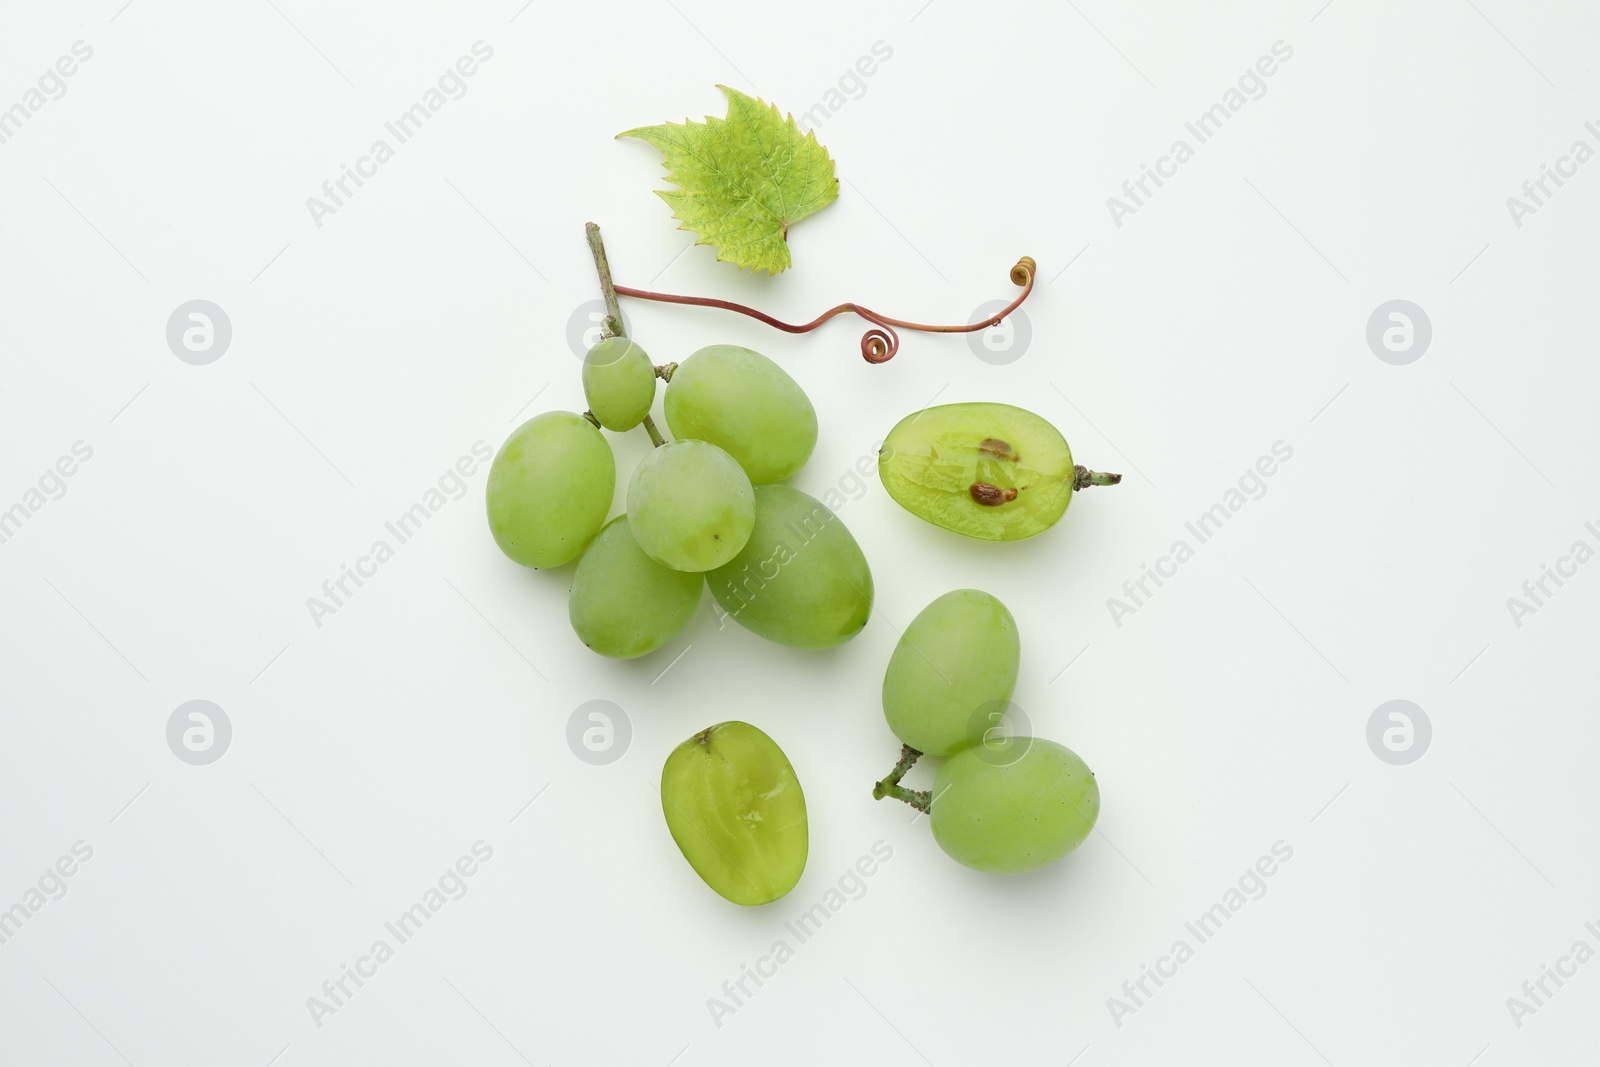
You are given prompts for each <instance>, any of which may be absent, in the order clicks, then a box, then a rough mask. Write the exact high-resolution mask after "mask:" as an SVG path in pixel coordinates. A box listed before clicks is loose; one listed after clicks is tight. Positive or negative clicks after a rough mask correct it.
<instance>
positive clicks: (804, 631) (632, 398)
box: [488, 336, 872, 659]
mask: <svg viewBox="0 0 1600 1067" xmlns="http://www.w3.org/2000/svg"><path fill="white" fill-rule="evenodd" d="M658 379H662V380H665V381H666V382H667V388H666V395H665V397H664V399H663V408H664V411H665V414H666V420H667V426H668V427H669V428H670V429H671V431H672V434H673V437H674V440H672V441H663V440H661V439H660V435H659V433H658V432H657V430H656V428H655V425H654V423H653V422H651V421H650V409H651V407H652V405H653V404H654V403H655V396H656V382H657V380H658ZM583 391H584V397H585V399H586V400H587V401H588V404H589V410H588V412H587V413H585V414H584V415H578V414H575V413H573V412H569V411H551V412H546V413H544V414H542V415H538V416H535V417H534V418H532V419H530V420H528V421H527V422H525V423H523V424H522V425H521V426H519V427H518V428H517V429H516V430H514V431H513V432H512V434H511V436H510V437H509V438H508V439H507V440H506V442H505V444H504V445H502V446H501V448H500V451H499V453H498V454H497V455H496V456H495V458H494V462H493V464H492V465H491V466H490V469H489V485H488V510H489V528H490V530H491V531H492V532H493V534H494V538H495V541H496V542H497V543H498V544H499V545H500V548H501V550H502V551H504V552H505V554H506V555H507V556H509V557H511V558H512V559H513V560H516V561H517V562H518V563H521V564H524V565H526V566H530V567H559V566H561V565H563V564H565V563H569V562H571V561H572V560H574V559H578V560H579V562H578V566H577V570H576V572H575V573H574V575H573V579H572V588H571V592H570V594H569V598H568V615H569V617H570V619H571V622H572V629H573V631H574V632H575V633H576V634H577V635H578V637H579V639H580V640H582V641H583V643H584V644H585V645H587V646H588V647H589V648H591V649H593V650H594V651H596V652H598V653H600V654H601V655H604V656H610V657H613V658H617V659H629V658H632V657H635V656H643V655H645V654H646V653H649V652H653V651H655V650H656V649H658V648H660V647H661V646H662V645H664V644H666V643H667V642H668V641H670V640H672V638H673V637H675V636H676V635H677V634H678V633H679V631H681V630H682V629H683V628H684V627H685V626H687V625H688V623H689V620H690V618H691V617H693V615H694V612H695V608H696V606H697V605H698V604H699V602H700V589H701V587H702V585H709V586H710V589H711V592H712V595H713V596H714V597H715V598H716V600H717V602H718V604H720V605H721V607H722V610H723V611H725V612H726V613H727V614H728V616H729V617H730V618H732V619H734V621H736V622H738V623H740V624H741V625H743V626H745V627H746V628H748V629H750V630H752V631H753V632H755V633H757V634H760V635H761V636H762V637H765V638H767V639H769V640H772V641H776V642H779V643H781V644H785V645H792V646H794V647H796V648H827V647H830V646H832V645H837V644H839V643H841V642H843V641H847V640H849V639H850V638H851V637H854V636H855V635H856V634H857V633H859V632H860V630H861V628H862V627H863V626H865V625H866V622H867V616H868V615H870V614H871V611H872V572H871V570H870V569H869V568H868V567H867V560H866V557H865V556H864V555H863V554H862V552H861V549H860V547H859V546H858V545H857V544H856V541H855V538H854V537H852V536H851V535H850V531H849V530H847V529H846V528H845V526H844V523H843V522H841V521H840V520H839V518H838V517H837V516H836V515H834V514H833V512H832V511H830V510H829V509H828V508H827V507H825V506H824V505H823V504H822V503H821V502H820V501H817V500H815V499H813V498H812V497H810V496H807V495H806V494H805V493H802V492H800V491H799V490H797V489H791V488H789V487H788V486H785V485H779V484H776V483H778V482H781V481H782V480H783V479H785V478H788V477H790V476H791V475H793V474H794V473H795V472H796V471H798V470H799V469H800V468H801V467H802V466H803V465H804V464H805V462H806V460H807V459H808V458H810V456H811V452H812V450H813V449H814V448H815V447H816V443H817V415H816V411H815V410H814V409H813V408H812V406H811V401H810V400H809V399H808V398H807V397H806V394H805V391H804V390H802V389H801V388H800V386H799V384H798V383H796V382H795V380H794V379H793V378H791V377H789V375H787V374H785V373H784V371H783V369H782V368H781V367H779V366H778V365H777V364H776V363H774V362H773V361H772V360H770V359H768V358H767V357H765V356H763V355H761V354H760V353H759V352H753V351H751V350H750V349H748V348H740V347H738V346H736V345H712V346H709V347H707V348H702V349H700V350H699V351H697V352H695V353H694V354H693V355H691V356H689V357H688V358H687V359H685V360H683V362H682V363H677V364H665V365H662V366H660V367H657V366H654V365H652V364H651V362H650V357H649V356H648V355H647V354H646V353H645V350H644V349H643V348H641V347H640V346H639V345H638V344H636V343H635V342H634V341H632V340H630V339H629V338H627V337H622V336H615V337H606V338H604V339H602V340H601V341H599V342H598V343H596V344H595V345H594V346H593V347H592V348H590V349H589V351H588V352H587V353H586V354H585V356H584V361H583ZM640 424H644V425H645V427H646V429H647V430H649V432H650V434H651V437H652V438H653V439H655V440H656V441H657V444H658V447H656V448H654V449H652V450H651V452H650V454H649V455H647V456H646V457H645V458H644V459H643V460H641V461H640V463H639V465H638V466H637V467H636V468H635V469H634V472H633V475H632V478H631V479H630V481H629V482H628V490H627V512H626V514H624V515H621V516H618V517H617V518H615V519H612V520H611V521H610V522H609V523H608V522H606V514H607V512H608V511H609V510H610V507H611V498H612V495H613V493H614V490H615V488H616V458H615V456H614V455H613V453H612V450H611V445H610V443H609V442H608V441H607V440H606V439H605V437H604V435H603V434H601V433H600V430H599V427H604V428H605V429H607V430H611V431H614V432H618V433H621V432H625V431H628V430H631V429H633V428H634V427H636V426H639V425H640Z"/></svg>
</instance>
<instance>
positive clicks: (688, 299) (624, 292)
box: [615, 256, 1039, 363]
mask: <svg viewBox="0 0 1600 1067" xmlns="http://www.w3.org/2000/svg"><path fill="white" fill-rule="evenodd" d="M1038 269H1039V265H1038V264H1037V263H1035V262H1034V261H1033V257H1032V256H1023V257H1022V258H1021V259H1019V260H1017V265H1016V266H1014V267H1012V268H1011V274H1010V277H1011V282H1012V284H1013V285H1020V286H1021V287H1022V292H1021V293H1019V294H1018V295H1017V298H1016V299H1015V300H1013V301H1011V303H1009V304H1007V305H1006V306H1005V307H1004V308H1002V309H1001V310H1000V311H998V312H996V313H995V314H994V315H992V316H990V317H989V318H987V319H983V320H982V321H980V322H974V323H969V324H967V325H963V326H930V325H928V324H926V323H921V322H908V321H906V320H904V319H891V318H889V317H888V316H887V315H880V314H879V313H878V312H876V311H873V310H872V309H871V308H868V307H863V306H862V305H860V304H856V303H853V302H852V303H844V304H839V305H838V306H836V307H831V308H829V309H828V310H827V311H824V312H823V313H822V314H820V315H818V316H817V317H816V318H814V319H812V320H811V321H810V322H804V323H791V322H784V321H783V320H781V319H775V318H773V317H772V316H771V315H768V314H767V313H766V312H763V311H757V310H756V309H755V308H752V307H746V306H745V305H744V304H736V303H734V302H733V301H731V300H717V299H714V298H712V297H707V296H677V295H674V294H672V293H652V292H650V291H649V290H646V289H631V288H629V287H628V286H626V285H618V286H615V291H616V292H617V294H618V295H620V296H631V297H634V298H636V299H639V300H657V301H660V302H662V303H666V304H693V305H695V306H697V307H711V308H721V309H722V310H723V311H734V312H737V313H739V314H740V315H747V316H749V317H750V318H752V319H756V320H757V321H759V322H764V323H766V324H767V325H768V326H771V327H772V328H773V329H776V330H782V331H783V332H785V333H810V332H811V331H812V330H815V329H816V328H817V327H818V326H821V325H822V324H823V323H825V322H827V321H828V320H829V319H831V318H833V317H834V316H835V315H842V314H843V313H845V312H846V311H848V312H851V313H852V314H854V315H856V316H857V317H859V318H863V319H866V320H867V321H868V322H870V323H872V325H873V327H874V328H873V329H870V330H868V331H867V332H866V333H864V334H862V335H861V358H862V359H864V360H866V361H867V362H868V363H887V362H889V360H891V359H893V358H894V355H895V353H896V352H898V351H900V335H899V334H898V333H896V332H895V327H899V328H900V329H902V330H915V331H917V332H918V333H975V332H977V331H978V330H987V329H989V328H990V327H993V326H998V325H1000V323H1002V322H1003V321H1005V317H1006V316H1007V315H1009V314H1011V313H1012V312H1013V311H1015V310H1017V308H1019V307H1021V306H1022V302H1023V301H1024V300H1026V299H1028V294H1029V293H1031V292H1033V280H1034V274H1035V273H1036V272H1037V271H1038Z"/></svg>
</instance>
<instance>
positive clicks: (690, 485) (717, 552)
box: [628, 441, 755, 571]
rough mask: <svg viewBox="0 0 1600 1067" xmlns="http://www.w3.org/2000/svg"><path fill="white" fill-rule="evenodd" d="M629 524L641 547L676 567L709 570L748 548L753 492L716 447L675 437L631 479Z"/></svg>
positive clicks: (752, 515) (742, 476)
mask: <svg viewBox="0 0 1600 1067" xmlns="http://www.w3.org/2000/svg"><path fill="white" fill-rule="evenodd" d="M628 525H629V526H631V527H632V528H633V536H634V537H635V538H636V539H637V540H638V542H639V547H640V548H642V549H644V551H645V553H646V554H647V555H649V556H650V558H651V559H654V560H655V561H656V562H657V563H661V564H664V565H666V566H668V567H671V568H672V569H673V570H678V571H709V570H711V569H712V568H714V567H720V566H722V565H723V564H724V563H726V562H728V561H729V560H730V559H732V558H733V557H734V556H736V555H738V554H739V551H740V549H742V548H744V546H745V542H746V541H748V540H749V539H750V530H751V528H752V527H753V526H754V525H755V492H754V490H753V489H752V488H751V486H750V479H749V478H747V477H745V473H744V471H743V470H741V469H740V467H739V464H737V463H735V462H734V461H733V457H732V456H730V455H728V454H727V453H726V452H724V451H723V450H722V449H720V448H718V447H717V446H716V445H712V444H707V443H706V442H704V441H673V442H672V443H671V444H666V445H662V446H661V447H660V448H656V449H652V450H651V452H650V454H649V455H648V456H646V457H645V458H644V459H643V460H641V461H640V463H639V466H638V467H636V468H635V469H634V472H633V480H632V481H631V482H629V483H628Z"/></svg>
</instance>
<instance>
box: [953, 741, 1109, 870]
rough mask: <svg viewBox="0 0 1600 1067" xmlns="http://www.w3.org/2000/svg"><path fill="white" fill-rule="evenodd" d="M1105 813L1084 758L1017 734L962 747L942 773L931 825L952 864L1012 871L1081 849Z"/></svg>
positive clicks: (1098, 787) (1027, 867)
mask: <svg viewBox="0 0 1600 1067" xmlns="http://www.w3.org/2000/svg"><path fill="white" fill-rule="evenodd" d="M1099 815H1100V786H1099V785H1098V784H1097V783H1096V782H1095V780H1094V773H1093V772H1092V771H1090V770H1089V768H1088V766H1087V765H1085V763H1084V762H1083V760H1081V759H1079V758H1078V755H1077V753H1075V752H1073V751H1072V750H1071V749H1070V748H1067V747H1066V746H1064V745H1058V744H1056V743H1055V742H1054V741H1046V740H1043V739H1042V738H1036V737H1022V736H1018V735H1012V736H1008V737H1003V738H999V739H997V740H995V741H992V742H988V743H986V744H983V745H980V746H977V747H974V748H966V749H962V750H961V751H960V752H958V753H956V754H955V755H954V756H952V757H950V758H949V759H948V760H946V761H945V762H944V764H943V765H942V766H941V767H940V768H939V773H938V775H937V777H936V778H935V780H934V786H933V791H932V805H931V810H930V811H929V816H930V818H929V822H930V823H931V824H932V826H933V839H934V840H935V841H937V842H938V843H939V847H940V848H942V849H944V851H945V853H946V854H947V855H949V856H950V858H951V859H954V860H956V861H957V862H959V863H964V864H966V865H967V866H968V867H973V868H976V869H977V870H980V871H994V872H999V873H1007V874H1013V873H1017V872H1019V871H1031V870H1033V869H1034V868H1036V867H1043V866H1045V865H1046V864H1049V863H1054V862H1055V861H1056V860H1058V859H1060V858H1061V857H1062V856H1065V855H1066V854H1067V853H1068V852H1071V851H1072V850H1073V849H1075V848H1077V847H1078V845H1079V844H1080V843H1081V842H1082V841H1083V839H1084V838H1086V837H1088V836H1089V831H1090V830H1093V829H1094V823H1095V820H1096V819H1097V818H1098V817H1099Z"/></svg>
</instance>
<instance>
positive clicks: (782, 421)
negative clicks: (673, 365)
mask: <svg viewBox="0 0 1600 1067" xmlns="http://www.w3.org/2000/svg"><path fill="white" fill-rule="evenodd" d="M662 404H663V408H664V410H665V412H666V416H667V425H668V426H670V427H671V428H672V435H673V436H674V437H677V438H679V439H683V438H698V439H700V440H702V441H710V442H711V443H712V444H714V445H716V446H718V447H719V448H722V449H723V450H725V451H726V452H727V453H728V454H729V455H731V456H732V457H733V458H734V459H736V460H738V461H739V465H740V466H741V467H743V468H744V470H745V473H746V474H748V475H749V476H750V481H751V482H752V483H754V484H756V485H764V484H767V483H769V482H781V481H783V480H784V479H785V478H787V477H789V476H790V475H791V474H793V473H794V472H795V471H797V470H799V469H800V468H801V467H802V466H804V465H805V462H806V460H807V459H809V458H810V456H811V450H812V449H814V448H815V447H816V445H817V413H816V410H815V409H814V408H812V406H811V401H810V400H809V399H807V397H806V394H805V391H804V390H803V389H801V388H800V385H799V383H797V382H796V381H795V380H794V379H793V378H791V377H789V375H787V374H785V373H784V370H783V368H782V367H780V366H778V365H777V364H776V363H774V362H773V361H772V360H770V359H768V358H767V357H766V356H763V355H762V354H761V353H759V352H753V351H751V350H750V349H748V348H740V347H739V346H738V345H711V346H709V347H707V348H702V349H700V350H699V351H697V352H695V353H694V354H692V355H691V356H689V358H688V359H686V360H684V361H683V362H682V363H680V364H678V368H677V369H676V370H674V371H673V372H672V380H671V381H670V382H668V383H667V395H666V399H665V400H664V401H663V402H662Z"/></svg>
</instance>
